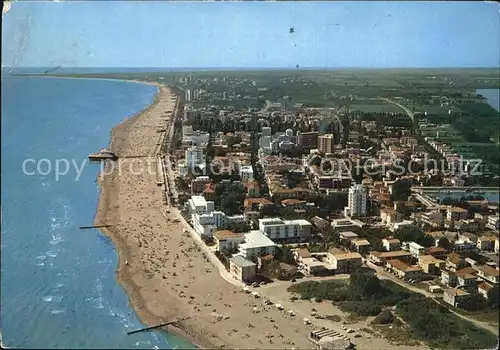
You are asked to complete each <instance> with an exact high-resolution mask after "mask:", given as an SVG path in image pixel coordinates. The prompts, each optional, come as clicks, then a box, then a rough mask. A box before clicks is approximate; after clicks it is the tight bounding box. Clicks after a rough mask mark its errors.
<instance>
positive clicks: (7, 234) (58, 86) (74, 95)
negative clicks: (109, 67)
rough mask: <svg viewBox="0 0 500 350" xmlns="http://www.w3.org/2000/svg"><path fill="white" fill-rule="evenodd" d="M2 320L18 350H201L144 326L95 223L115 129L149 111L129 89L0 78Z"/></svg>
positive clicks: (140, 89)
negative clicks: (91, 159)
mask: <svg viewBox="0 0 500 350" xmlns="http://www.w3.org/2000/svg"><path fill="white" fill-rule="evenodd" d="M1 84H2V105H1V108H2V118H1V155H2V157H1V189H2V191H1V205H2V207H1V214H2V216H1V220H2V225H1V230H2V231H1V233H2V234H1V317H0V329H1V332H2V338H3V343H4V345H5V346H7V347H13V348H26V349H27V348H61V349H63V348H64V349H71V348H88V349H89V348H122V349H125V348H138V349H152V348H162V349H172V348H190V349H194V348H195V347H194V346H193V345H192V344H190V343H189V342H188V341H187V340H185V339H183V338H181V337H178V336H176V335H173V334H167V333H163V332H159V331H154V332H142V333H137V334H133V335H127V334H126V332H127V331H131V330H134V329H138V328H141V327H142V326H143V325H142V324H141V322H140V321H139V320H138V318H137V316H136V315H135V313H134V311H133V309H132V308H131V306H130V304H129V301H128V298H127V295H126V293H125V291H124V289H123V288H122V287H121V286H120V285H119V284H118V283H117V280H116V276H115V272H116V268H117V260H118V259H117V252H116V250H115V248H114V246H113V244H112V242H111V240H110V239H108V238H107V237H105V236H104V235H103V234H102V233H101V232H100V231H98V230H95V229H90V230H80V229H79V226H84V225H92V223H93V219H94V215H95V212H96V208H97V203H98V195H99V188H98V186H97V183H96V177H97V175H98V173H99V170H100V165H99V164H88V163H87V162H86V159H87V155H88V154H89V153H91V152H95V151H98V150H99V149H101V148H105V147H107V146H108V144H109V138H110V131H111V128H112V127H113V126H114V125H116V124H117V123H119V122H120V121H122V120H123V119H125V118H126V117H128V116H131V115H133V114H134V113H136V112H138V111H140V110H142V109H143V108H145V107H146V106H147V105H149V104H150V103H151V102H152V100H153V97H154V95H155V93H156V88H155V87H153V86H149V85H141V84H136V83H131V82H121V81H104V80H83V79H52V78H33V77H31V78H30V77H11V76H2V82H1Z"/></svg>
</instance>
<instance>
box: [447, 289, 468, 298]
mask: <svg viewBox="0 0 500 350" xmlns="http://www.w3.org/2000/svg"><path fill="white" fill-rule="evenodd" d="M444 293H446V294H449V295H452V296H455V297H458V296H465V295H469V293H467V292H466V291H465V290H462V289H455V288H447V289H445V290H444Z"/></svg>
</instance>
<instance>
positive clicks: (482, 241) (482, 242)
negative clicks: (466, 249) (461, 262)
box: [477, 236, 498, 251]
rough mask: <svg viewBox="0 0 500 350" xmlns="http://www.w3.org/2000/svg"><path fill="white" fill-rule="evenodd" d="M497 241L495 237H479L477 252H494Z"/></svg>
mask: <svg viewBox="0 0 500 350" xmlns="http://www.w3.org/2000/svg"><path fill="white" fill-rule="evenodd" d="M496 240H498V238H496V237H495V236H481V237H479V238H478V239H477V249H479V250H490V251H492V250H495V241H496Z"/></svg>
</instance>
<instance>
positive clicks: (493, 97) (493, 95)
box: [476, 89, 500, 111]
mask: <svg viewBox="0 0 500 350" xmlns="http://www.w3.org/2000/svg"><path fill="white" fill-rule="evenodd" d="M476 94H480V95H483V96H484V97H486V98H487V99H488V103H489V104H490V106H491V107H493V108H495V109H496V110H497V111H500V90H499V89H480V90H476Z"/></svg>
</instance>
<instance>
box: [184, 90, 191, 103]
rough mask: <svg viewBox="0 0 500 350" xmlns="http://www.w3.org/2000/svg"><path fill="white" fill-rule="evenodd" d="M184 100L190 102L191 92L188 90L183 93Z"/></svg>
mask: <svg viewBox="0 0 500 350" xmlns="http://www.w3.org/2000/svg"><path fill="white" fill-rule="evenodd" d="M185 99H186V101H188V102H189V101H191V90H190V89H187V90H186V93H185Z"/></svg>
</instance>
